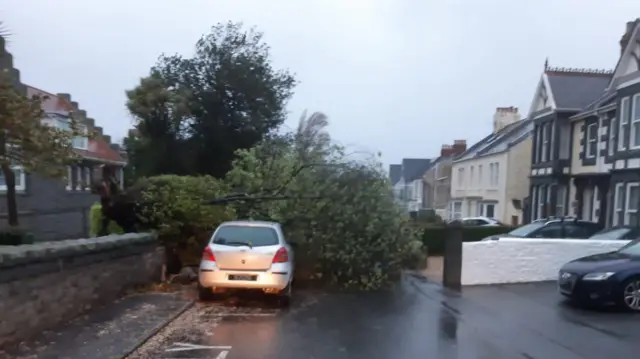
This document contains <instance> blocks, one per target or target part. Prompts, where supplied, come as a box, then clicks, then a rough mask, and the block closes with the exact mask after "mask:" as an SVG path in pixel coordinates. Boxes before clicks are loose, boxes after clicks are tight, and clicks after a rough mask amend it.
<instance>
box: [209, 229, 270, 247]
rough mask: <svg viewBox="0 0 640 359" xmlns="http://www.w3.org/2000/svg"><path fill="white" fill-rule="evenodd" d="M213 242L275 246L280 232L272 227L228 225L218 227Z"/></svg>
mask: <svg viewBox="0 0 640 359" xmlns="http://www.w3.org/2000/svg"><path fill="white" fill-rule="evenodd" d="M213 243H214V244H220V245H226V246H249V247H264V246H273V245H276V244H278V234H277V232H276V231H275V229H273V228H271V227H258V226H234V225H227V226H222V227H220V228H219V229H218V231H217V232H216V234H215V235H214V237H213Z"/></svg>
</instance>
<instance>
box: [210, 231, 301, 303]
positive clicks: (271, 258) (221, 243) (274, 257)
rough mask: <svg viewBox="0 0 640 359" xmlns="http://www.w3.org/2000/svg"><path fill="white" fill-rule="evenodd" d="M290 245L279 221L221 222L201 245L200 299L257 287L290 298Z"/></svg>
mask: <svg viewBox="0 0 640 359" xmlns="http://www.w3.org/2000/svg"><path fill="white" fill-rule="evenodd" d="M293 274H294V258H293V250H292V247H291V245H290V244H289V243H287V241H286V240H285V237H284V234H283V232H282V228H281V226H280V224H278V223H275V222H262V221H231V222H225V223H222V224H221V225H220V226H218V228H217V229H216V230H215V231H214V232H213V235H212V236H211V240H210V242H209V244H208V245H207V246H206V247H205V249H204V252H203V254H202V260H201V261H200V270H199V273H198V293H199V296H200V299H202V300H208V299H213V298H214V295H215V293H219V292H225V291H227V290H260V291H262V292H264V293H267V294H273V295H277V296H278V298H279V300H280V304H281V305H282V306H288V305H289V303H290V301H291V294H292V292H291V286H292V281H293Z"/></svg>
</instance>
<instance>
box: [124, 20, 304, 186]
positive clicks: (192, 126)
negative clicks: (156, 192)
mask: <svg viewBox="0 0 640 359" xmlns="http://www.w3.org/2000/svg"><path fill="white" fill-rule="evenodd" d="M295 84H296V81H295V79H294V76H293V75H292V74H291V73H289V72H288V71H287V70H278V69H275V68H274V67H273V65H272V64H271V61H270V52H269V47H268V46H267V44H266V43H264V41H263V34H262V33H261V32H258V31H256V30H255V29H244V28H243V25H242V24H241V23H231V22H229V23H226V24H218V25H215V26H214V27H213V28H212V29H211V32H210V33H209V34H207V35H205V36H203V37H202V38H201V39H200V40H199V41H198V42H197V43H196V46H195V53H194V55H193V56H192V57H183V56H180V55H171V56H167V55H163V56H161V57H160V59H159V60H158V62H157V64H156V65H155V66H154V67H153V68H152V69H151V73H150V75H149V76H148V77H146V78H143V79H142V80H141V82H140V84H139V85H138V86H137V87H136V88H134V89H132V90H130V91H128V92H127V97H128V102H127V107H128V109H129V111H130V112H131V114H133V116H134V118H135V128H136V130H137V131H136V132H137V135H136V136H135V138H129V139H128V145H127V150H128V152H129V159H130V163H131V165H133V166H134V167H135V168H136V175H137V176H150V175H157V174H207V175H212V176H214V177H217V178H221V177H223V176H224V175H225V174H226V173H227V172H228V171H229V170H230V169H231V162H232V161H233V159H234V153H235V151H236V150H238V149H247V148H250V147H252V146H254V145H255V144H256V143H258V142H259V141H260V140H262V139H263V138H264V137H265V136H266V135H267V134H269V133H270V132H272V131H273V130H275V129H276V128H278V126H280V125H281V124H282V123H283V122H284V120H285V116H286V109H285V106H286V104H287V101H288V100H289V98H290V97H291V96H292V94H293V92H292V91H293V88H294V86H295Z"/></svg>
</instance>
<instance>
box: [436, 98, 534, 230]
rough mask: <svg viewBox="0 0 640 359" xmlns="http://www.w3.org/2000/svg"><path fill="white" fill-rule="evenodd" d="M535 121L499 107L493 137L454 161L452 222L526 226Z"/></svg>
mask: <svg viewBox="0 0 640 359" xmlns="http://www.w3.org/2000/svg"><path fill="white" fill-rule="evenodd" d="M532 130H533V121H531V120H528V119H524V120H523V119H521V116H520V113H519V112H518V108H515V107H513V106H512V107H498V108H497V109H496V112H495V114H494V116H493V131H492V132H491V134H489V135H488V136H486V137H485V138H483V139H482V140H480V141H479V142H478V143H476V144H474V145H473V146H471V147H470V148H469V149H468V150H467V151H465V152H463V153H462V154H461V155H460V156H458V157H457V158H455V160H454V161H453V165H452V168H451V173H452V182H451V200H450V205H449V213H448V218H449V219H458V218H462V217H472V216H486V217H492V218H495V219H497V220H499V221H502V222H504V223H510V224H513V225H517V224H519V223H522V222H523V206H522V202H523V200H524V199H525V198H526V197H527V193H528V190H529V184H528V178H527V177H528V173H529V158H530V154H531V132H532Z"/></svg>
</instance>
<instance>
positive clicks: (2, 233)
mask: <svg viewBox="0 0 640 359" xmlns="http://www.w3.org/2000/svg"><path fill="white" fill-rule="evenodd" d="M33 242H34V237H33V234H32V233H30V232H27V231H26V230H24V229H23V228H8V229H3V230H0V246H18V245H21V244H32V243H33Z"/></svg>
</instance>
